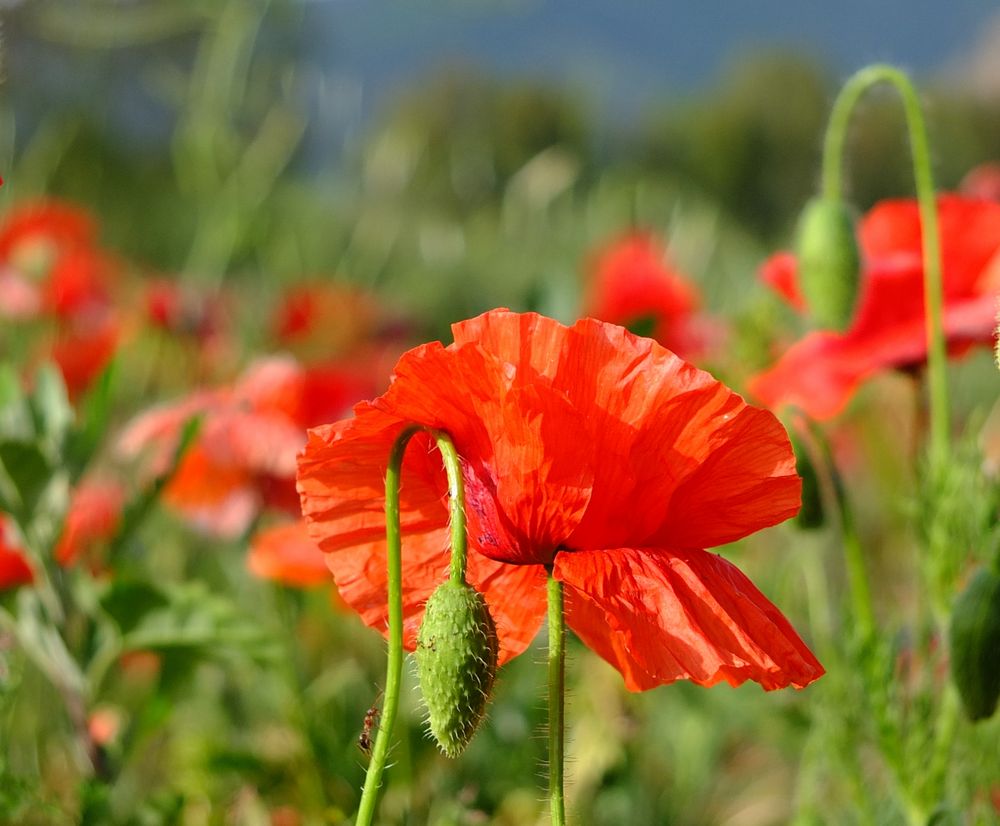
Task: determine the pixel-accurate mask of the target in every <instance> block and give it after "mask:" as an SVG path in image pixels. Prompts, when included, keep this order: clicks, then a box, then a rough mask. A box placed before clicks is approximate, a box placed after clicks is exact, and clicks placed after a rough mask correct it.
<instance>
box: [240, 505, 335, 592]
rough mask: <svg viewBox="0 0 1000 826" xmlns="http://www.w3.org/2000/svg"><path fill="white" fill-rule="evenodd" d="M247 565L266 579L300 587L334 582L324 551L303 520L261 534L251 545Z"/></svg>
mask: <svg viewBox="0 0 1000 826" xmlns="http://www.w3.org/2000/svg"><path fill="white" fill-rule="evenodd" d="M247 565H248V567H249V568H250V570H251V571H252V572H253V573H254V574H256V575H257V576H259V577H261V578H263V579H272V580H274V581H276V582H281V583H283V584H284V585H292V586H295V587H299V588H306V587H309V586H311V585H323V584H326V583H329V582H330V579H331V577H330V569H329V568H327V567H326V561H325V558H324V555H323V552H322V551H321V550H320V549H319V547H318V546H317V545H316V542H315V541H314V540H313V539H312V538H311V537H310V536H309V532H308V530H307V529H306V523H305V522H303V521H302V520H296V521H294V522H282V523H280V524H277V525H273V526H271V527H268V528H264V529H263V530H260V531H258V532H257V533H256V534H255V536H254V538H253V540H252V541H251V543H250V556H249V557H248V558H247Z"/></svg>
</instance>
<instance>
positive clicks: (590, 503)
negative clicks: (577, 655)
mask: <svg viewBox="0 0 1000 826" xmlns="http://www.w3.org/2000/svg"><path fill="white" fill-rule="evenodd" d="M452 330H453V333H454V338H455V342H454V344H451V345H449V346H448V347H443V346H442V345H441V344H439V343H437V342H435V343H432V344H427V345H424V346H422V347H418V348H416V349H414V350H411V351H409V352H408V353H406V354H405V355H404V356H403V357H402V358H401V359H400V361H399V363H398V364H397V366H396V370H395V373H394V376H393V379H392V383H391V385H390V387H389V390H388V392H386V393H385V394H384V395H382V396H380V397H379V398H377V399H376V400H375V401H373V402H371V403H361V404H359V405H357V406H356V407H355V415H354V418H352V419H349V420H345V421H341V422H337V423H335V424H331V425H327V426H324V427H321V428H317V429H315V430H312V431H310V433H309V443H308V445H307V446H306V449H305V451H304V453H303V454H302V455H301V456H300V459H299V477H298V479H299V492H300V494H301V497H302V509H303V513H304V515H305V517H306V520H307V522H308V524H309V529H310V533H311V535H312V536H313V538H314V539H315V540H316V541H317V542H318V543H319V545H320V548H321V549H322V550H324V551H325V552H326V553H327V564H328V565H329V566H330V569H331V570H332V571H333V574H334V577H335V579H336V582H337V586H338V588H339V590H340V594H341V596H342V597H343V599H344V600H345V601H346V602H347V603H348V604H349V605H350V606H351V607H353V608H354V610H356V611H357V612H358V613H359V614H360V615H361V617H362V619H363V620H364V621H365V622H366V623H367V624H368V625H370V626H372V627H374V628H377V629H379V630H380V631H383V632H384V631H385V630H386V622H387V617H386V568H385V538H384V531H385V525H384V521H385V517H384V513H383V495H384V475H385V471H386V463H387V458H388V455H389V450H390V447H391V445H392V444H393V441H394V440H395V438H396V437H397V436H398V434H399V433H400V431H401V429H402V428H403V427H404V426H405V425H406V424H407V423H408V422H417V423H420V424H423V425H425V426H428V427H433V428H440V429H443V430H446V431H447V432H448V433H449V434H451V436H452V438H453V439H454V442H455V445H456V447H457V449H458V452H459V454H460V456H461V457H462V462H463V469H464V475H465V482H466V510H467V513H468V517H469V538H470V554H469V561H468V568H469V579H470V582H471V583H472V584H473V585H474V586H475V587H476V588H478V589H479V590H480V591H481V592H482V593H483V594H484V595H485V597H486V599H487V601H488V603H489V606H490V610H491V613H492V615H493V618H494V620H495V622H496V624H497V630H498V634H499V636H500V646H501V652H500V659H501V662H503V661H506V660H509V659H510V658H511V657H513V656H515V655H517V654H519V653H520V652H522V651H523V650H524V649H525V648H526V647H527V645H528V644H529V643H530V642H531V640H532V638H533V637H534V636H535V633H536V631H537V630H538V627H539V625H540V624H541V621H542V617H543V615H544V613H545V591H546V589H545V582H546V576H547V574H546V569H547V568H548V569H551V571H552V574H553V576H555V577H556V578H557V579H558V580H561V581H562V582H563V583H565V590H566V605H567V620H568V623H569V625H570V626H571V627H572V628H573V629H574V630H575V631H576V633H577V634H578V635H579V636H580V637H581V638H582V639H583V640H584V642H586V643H587V644H588V645H589V646H590V647H591V648H592V649H594V650H595V651H596V652H597V653H598V654H600V655H601V656H602V657H604V658H605V659H606V660H608V661H609V662H610V663H611V664H612V665H614V666H615V667H616V668H617V669H618V670H619V671H620V672H621V673H622V674H623V676H624V677H625V682H626V685H627V686H628V687H629V688H630V689H632V690H642V689H646V688H651V687H653V686H656V685H661V684H664V683H669V682H672V681H674V680H678V679H690V680H693V681H695V682H698V683H701V684H704V685H711V684H713V683H717V682H719V681H721V680H725V681H727V682H729V683H731V684H733V685H736V684H739V683H742V682H743V681H744V680H746V679H752V680H756V681H757V682H759V683H760V684H761V685H763V686H764V687H765V688H768V689H771V688H779V687H782V686H786V685H789V684H791V685H795V686H800V687H801V686H804V685H806V684H808V683H810V682H812V681H813V680H815V679H816V678H817V677H819V676H820V675H821V674H822V673H823V669H822V667H821V666H820V665H819V663H818V662H817V661H816V659H815V658H814V657H813V655H812V654H811V653H810V652H809V650H808V648H806V646H805V644H804V643H803V642H802V641H801V640H800V639H799V637H798V636H797V635H796V633H795V631H794V630H793V629H792V627H791V625H790V624H789V623H788V621H787V620H786V619H785V618H784V617H783V616H782V615H781V613H780V612H779V611H778V610H777V609H776V608H775V607H774V606H773V605H772V604H771V603H770V602H769V601H768V600H767V599H766V598H765V597H764V596H763V595H762V594H761V593H760V591H758V590H757V588H755V587H754V585H753V584H752V583H751V582H750V581H749V580H748V579H747V578H746V577H745V576H744V575H743V574H742V573H741V572H740V571H739V570H738V569H737V568H736V567H735V566H734V565H732V564H730V563H729V562H727V561H726V560H724V559H723V558H722V557H720V556H716V555H714V554H711V553H708V552H706V551H704V550H702V548H705V547H710V546H714V545H720V544H723V543H726V542H731V541H734V540H736V539H739V538H740V537H743V536H746V535H747V534H749V533H752V532H753V531H756V530H758V529H760V528H763V527H765V526H768V525H773V524H775V523H777V522H780V521H782V520H784V519H786V518H788V517H789V516H791V515H793V514H794V513H795V512H796V511H797V510H798V507H799V495H800V480H799V478H798V476H796V474H795V458H794V456H793V454H792V450H791V447H790V445H789V442H788V438H787V436H786V434H785V432H784V430H783V429H782V427H781V425H780V424H779V423H778V421H777V420H776V419H775V417H774V416H773V415H772V414H770V413H769V412H767V411H764V410H758V409H755V408H752V407H749V406H748V405H747V404H746V403H745V402H744V401H743V400H742V399H741V398H740V397H739V396H737V395H736V394H735V393H733V392H731V391H730V390H729V389H728V388H726V387H725V386H724V385H722V384H720V383H719V382H717V381H715V380H714V379H713V378H712V377H711V376H710V375H709V374H707V373H704V372H702V371H700V370H697V369H695V368H694V367H692V366H691V365H689V364H687V363H685V362H684V361H682V360H681V359H680V358H678V357H677V356H675V355H674V354H672V353H670V352H669V351H667V350H665V349H663V348H662V347H660V346H659V345H658V344H657V343H656V342H654V341H652V340H650V339H645V338H640V337H637V336H634V335H632V334H631V333H629V332H628V331H626V330H625V329H623V328H621V327H617V326H614V325H611V324H604V323H602V322H599V321H594V320H591V319H587V320H584V321H580V322H577V323H576V324H575V325H573V326H572V327H568V328H567V327H564V326H562V325H561V324H559V323H557V322H555V321H552V320H551V319H547V318H544V317H542V316H538V315H534V314H525V315H518V314H515V313H511V312H508V311H505V310H494V311H491V312H489V313H486V314H485V315H482V316H480V317H478V318H476V319H472V320H470V321H465V322H462V323H460V324H456V325H454V327H453V328H452ZM414 438H415V440H416V443H415V444H413V445H412V446H411V447H410V449H409V450H408V452H407V454H406V457H405V462H404V466H403V479H402V487H401V497H402V499H401V503H402V504H401V514H402V526H403V533H404V539H403V544H404V549H403V569H404V570H403V589H404V593H403V603H404V609H403V610H404V615H405V623H404V629H405V630H404V637H405V641H406V644H407V645H408V647H410V648H411V649H412V648H413V646H414V644H415V635H416V631H417V628H418V627H419V625H420V621H421V616H422V612H423V606H424V603H425V602H426V600H427V598H428V596H429V595H430V593H431V591H432V590H433V589H434V588H435V587H436V586H437V585H438V584H439V583H440V582H441V581H442V580H443V579H444V578H445V577H446V571H447V567H448V553H449V552H448V527H447V526H448V511H447V503H446V500H445V498H444V492H445V490H446V488H447V486H446V480H445V475H444V470H443V468H442V465H441V460H440V458H439V457H438V456H437V455H436V453H435V451H434V450H433V449H432V445H433V442H432V441H431V440H430V439H429V438H428V437H427V436H426V435H425V434H418V435H417V436H416V437H414Z"/></svg>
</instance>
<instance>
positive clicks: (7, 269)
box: [0, 201, 97, 319]
mask: <svg viewBox="0 0 1000 826" xmlns="http://www.w3.org/2000/svg"><path fill="white" fill-rule="evenodd" d="M96 238H97V225H96V223H95V222H94V220H93V219H92V218H91V217H90V216H89V215H88V214H87V213H86V212H84V211H83V210H82V209H80V208H79V207H76V206H73V205H71V204H64V203H62V202H59V201H30V202H27V203H24V204H21V205H19V206H17V207H15V208H14V209H12V210H11V211H10V212H9V213H7V215H6V216H4V219H3V221H2V223H0V313H2V314H3V315H4V316H5V317H7V318H14V319H20V318H33V317H35V316H37V315H38V314H39V313H40V312H41V311H42V310H43V309H44V305H45V303H46V301H48V302H50V303H51V296H46V295H45V293H46V292H49V288H48V286H47V282H48V280H49V279H50V277H51V274H52V272H53V270H54V269H55V268H56V267H57V266H58V265H59V263H60V262H61V261H62V260H63V259H64V258H66V257H69V258H70V259H72V258H73V257H74V256H76V255H78V254H80V255H87V254H88V253H89V251H90V250H91V249H93V245H94V243H95V241H96ZM70 270H71V272H70V273H69V275H74V274H76V272H77V271H78V270H79V267H78V266H76V267H74V266H72V265H70Z"/></svg>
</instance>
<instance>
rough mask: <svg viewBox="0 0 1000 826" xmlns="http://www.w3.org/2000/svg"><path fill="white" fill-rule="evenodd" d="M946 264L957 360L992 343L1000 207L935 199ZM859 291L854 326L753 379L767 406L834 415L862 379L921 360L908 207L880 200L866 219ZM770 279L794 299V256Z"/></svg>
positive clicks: (914, 217)
mask: <svg viewBox="0 0 1000 826" xmlns="http://www.w3.org/2000/svg"><path fill="white" fill-rule="evenodd" d="M938 215H939V219H940V222H941V246H942V260H943V263H944V331H945V336H946V339H947V344H948V350H949V352H950V353H951V354H952V355H959V354H961V353H963V352H965V351H966V350H967V349H968V348H969V347H971V346H973V345H975V344H989V343H990V342H991V340H992V339H993V336H994V330H995V328H996V312H997V310H996V301H997V295H998V292H1000V255H998V253H1000V204H995V203H990V202H987V201H979V200H970V199H966V198H961V197H958V196H954V195H944V196H941V197H940V198H939V200H938ZM859 241H860V245H861V250H862V256H863V274H862V282H861V294H860V296H859V298H858V305H857V307H858V308H857V311H856V313H855V317H854V320H853V322H852V324H851V326H850V328H849V329H848V330H847V331H846V332H844V333H842V334H841V333H834V332H829V331H818V332H812V333H809V334H807V335H806V336H805V337H804V338H803V339H802V340H801V341H799V342H798V343H796V344H794V345H793V346H792V347H790V348H789V349H788V351H787V352H786V353H785V354H784V355H783V356H782V357H781V358H780V359H779V360H778V362H777V364H775V365H774V366H773V367H772V368H771V369H770V370H767V371H766V372H764V373H761V374H760V375H758V376H756V377H754V378H753V379H751V381H750V390H751V392H752V393H753V394H754V395H755V396H756V397H757V398H759V399H760V400H761V401H763V402H764V403H766V404H767V405H769V406H772V407H774V406H777V405H779V404H793V405H796V406H798V407H800V408H801V409H802V410H804V411H805V412H806V413H808V414H809V415H810V416H812V417H814V418H817V419H824V418H830V417H832V416H835V415H837V413H839V412H840V411H841V410H843V409H844V407H845V406H846V405H847V402H848V401H849V400H850V398H851V396H852V395H853V393H854V391H855V389H856V388H857V387H858V385H859V384H861V382H862V381H864V380H865V379H866V378H868V377H870V376H872V375H874V374H875V373H878V372H880V371H882V370H885V369H888V368H893V367H899V368H907V367H913V366H915V365H920V364H923V363H924V362H925V361H926V360H927V333H926V327H925V325H926V320H925V312H924V288H923V275H924V274H923V256H922V251H921V233H920V215H919V210H918V207H917V204H916V202H914V201H886V202H883V203H882V204H879V205H878V206H876V207H875V208H874V209H873V210H872V211H871V212H869V213H868V215H867V216H865V218H864V219H863V220H862V222H861V225H860V227H859ZM765 273H768V276H767V280H768V281H770V282H771V283H776V284H779V289H780V291H781V292H782V293H783V294H784V295H786V296H788V297H792V298H793V300H794V297H795V296H796V295H798V290H797V287H796V286H795V283H794V282H795V278H794V259H792V258H791V257H789V256H788V255H787V254H786V253H781V254H779V255H777V256H774V257H773V258H772V259H771V260H770V261H769V262H768V263H767V264H765Z"/></svg>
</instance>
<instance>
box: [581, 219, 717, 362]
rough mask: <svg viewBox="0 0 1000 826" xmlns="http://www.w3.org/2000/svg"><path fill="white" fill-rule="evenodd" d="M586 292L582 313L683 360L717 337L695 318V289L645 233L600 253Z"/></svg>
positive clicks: (707, 322)
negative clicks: (648, 339)
mask: <svg viewBox="0 0 1000 826" xmlns="http://www.w3.org/2000/svg"><path fill="white" fill-rule="evenodd" d="M587 290H588V291H587V296H586V299H585V302H584V315H588V316H591V317H593V318H599V319H601V320H602V321H610V322H612V323H613V324H620V325H622V326H623V327H627V328H628V329H630V330H632V332H635V333H639V334H640V335H648V336H650V337H652V338H654V339H656V340H657V341H658V342H659V343H660V344H662V345H663V346H664V347H666V348H668V349H670V350H673V351H674V352H675V353H677V354H679V355H681V356H683V357H685V358H693V357H696V356H699V355H702V354H703V353H704V351H705V350H706V348H707V347H708V345H709V344H711V343H712V341H713V339H715V338H718V336H719V329H718V328H717V325H715V324H714V323H713V322H711V321H710V320H708V319H706V318H704V317H703V316H700V315H698V308H699V305H700V303H701V299H700V296H699V295H698V290H697V288H696V287H695V286H694V285H693V284H692V283H691V282H690V281H688V280H687V279H686V278H685V277H684V276H683V275H681V274H680V273H679V272H678V271H677V270H676V269H675V268H674V267H673V266H672V265H671V264H670V262H669V259H668V256H667V250H666V249H665V248H664V246H663V244H662V243H660V241H658V240H657V239H656V238H654V237H653V236H652V235H650V234H645V233H635V234H632V235H626V236H625V237H623V238H620V239H618V240H616V241H614V242H612V243H611V244H609V245H608V246H607V247H605V248H604V249H603V250H601V251H600V252H599V253H598V255H597V257H596V259H595V262H594V265H593V267H592V274H591V277H590V279H589V284H588V288H587Z"/></svg>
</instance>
